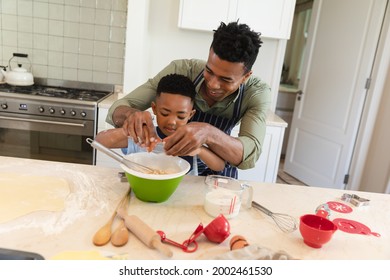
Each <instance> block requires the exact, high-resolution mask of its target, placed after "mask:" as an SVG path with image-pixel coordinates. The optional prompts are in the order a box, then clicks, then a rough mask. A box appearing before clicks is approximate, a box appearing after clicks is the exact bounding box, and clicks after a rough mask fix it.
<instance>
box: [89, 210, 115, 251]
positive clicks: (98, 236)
mask: <svg viewBox="0 0 390 280" xmlns="http://www.w3.org/2000/svg"><path fill="white" fill-rule="evenodd" d="M115 216H116V211H114V213H113V214H112V216H111V218H110V219H109V220H108V222H107V223H106V224H105V225H104V226H102V227H101V228H100V229H99V230H98V231H97V232H96V233H95V235H94V236H93V239H92V242H93V244H95V245H96V246H103V245H105V244H107V243H108V241H110V239H111V226H112V223H113V221H114V219H115Z"/></svg>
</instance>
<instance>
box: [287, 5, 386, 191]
mask: <svg viewBox="0 0 390 280" xmlns="http://www.w3.org/2000/svg"><path fill="white" fill-rule="evenodd" d="M386 3H387V0H314V4H313V11H312V18H311V20H310V27H309V35H308V43H307V48H306V53H305V61H304V66H303V71H302V77H301V81H300V84H299V88H300V89H301V91H302V94H301V95H300V96H297V99H296V102H295V109H294V115H293V120H292V124H291V130H290V136H289V143H288V147H287V153H286V158H285V165H284V166H285V167H284V170H285V171H286V172H287V173H289V174H290V175H292V176H294V177H296V178H297V179H299V180H301V181H302V182H304V183H306V184H308V185H312V186H319V187H329V188H340V189H342V188H344V187H345V183H344V177H345V175H346V174H347V173H348V170H349V166H350V162H351V158H352V154H353V149H354V143H355V139H356V135H357V131H358V127H359V121H360V117H361V113H362V109H363V106H364V101H365V97H366V93H367V89H366V82H367V79H368V78H369V77H370V74H371V69H372V66H373V61H374V57H375V51H376V46H377V43H378V38H379V34H380V29H381V25H382V20H383V17H384V12H385V8H386Z"/></svg>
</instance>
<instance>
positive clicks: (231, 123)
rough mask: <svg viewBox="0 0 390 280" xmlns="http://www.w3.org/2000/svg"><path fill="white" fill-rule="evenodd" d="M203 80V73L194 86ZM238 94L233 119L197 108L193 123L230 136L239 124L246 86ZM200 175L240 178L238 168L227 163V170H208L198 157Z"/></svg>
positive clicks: (196, 79) (241, 87)
mask: <svg viewBox="0 0 390 280" xmlns="http://www.w3.org/2000/svg"><path fill="white" fill-rule="evenodd" d="M202 80H203V71H202V72H200V73H199V75H198V76H197V77H196V78H195V80H194V85H195V86H198V85H199V83H200V82H201V81H202ZM238 90H239V92H238V98H237V100H236V102H235V104H234V110H233V118H232V119H228V118H223V117H220V116H216V115H212V114H208V113H204V112H201V111H200V110H199V109H198V108H196V112H195V114H194V116H193V117H192V119H191V122H205V123H209V124H211V125H213V126H215V127H217V128H219V129H220V130H222V131H223V132H225V133H226V134H228V135H230V133H231V131H232V129H233V128H234V127H235V126H236V124H237V123H238V122H239V120H240V119H239V117H238V116H239V115H240V110H241V102H242V98H243V95H244V94H243V92H244V85H243V84H241V85H240V87H239V89H238ZM197 162H198V174H199V175H200V176H207V175H210V174H218V175H223V176H228V177H232V178H236V179H237V176H238V171H237V168H236V167H233V166H231V165H230V164H229V163H226V165H225V168H224V169H223V170H222V171H213V170H211V169H210V168H208V167H207V166H206V165H205V164H204V163H203V162H202V161H201V160H200V159H199V157H198V160H197Z"/></svg>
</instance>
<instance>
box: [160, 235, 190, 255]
mask: <svg viewBox="0 0 390 280" xmlns="http://www.w3.org/2000/svg"><path fill="white" fill-rule="evenodd" d="M157 233H158V234H159V235H160V237H161V242H164V243H168V244H171V245H173V246H176V247H179V248H180V249H182V250H183V251H184V252H187V253H192V252H195V251H196V249H198V243H197V242H196V241H195V240H194V241H192V243H190V244H188V243H183V244H180V243H178V242H176V241H173V240H171V239H168V238H167V235H166V234H165V232H163V231H162V230H158V231H157ZM190 245H193V247H192V248H190V247H189V246H190Z"/></svg>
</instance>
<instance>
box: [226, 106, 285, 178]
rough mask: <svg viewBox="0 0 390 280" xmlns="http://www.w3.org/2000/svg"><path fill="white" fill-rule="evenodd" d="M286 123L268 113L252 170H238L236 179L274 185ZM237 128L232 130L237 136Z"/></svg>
mask: <svg viewBox="0 0 390 280" xmlns="http://www.w3.org/2000/svg"><path fill="white" fill-rule="evenodd" d="M286 127H287V123H286V122H285V121H283V120H282V119H281V118H279V117H278V116H277V115H275V114H274V113H271V112H270V113H269V115H268V118H267V128H266V133H265V138H264V143H263V149H262V152H261V155H260V158H259V160H258V161H257V162H256V165H255V167H254V168H251V169H246V170H241V169H239V170H238V179H239V180H247V181H256V182H267V183H275V182H276V178H277V176H278V169H279V162H280V155H281V151H282V145H283V138H284V133H285V129H286ZM238 131H239V126H237V127H235V128H234V129H233V130H232V136H237V135H238Z"/></svg>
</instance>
